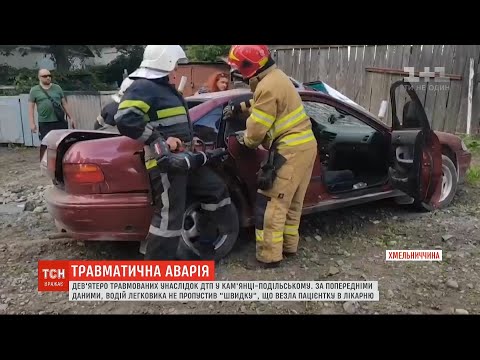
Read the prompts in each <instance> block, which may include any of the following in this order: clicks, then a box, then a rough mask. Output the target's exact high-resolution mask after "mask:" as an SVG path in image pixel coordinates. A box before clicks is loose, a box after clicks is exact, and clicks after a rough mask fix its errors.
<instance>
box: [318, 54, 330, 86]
mask: <svg viewBox="0 0 480 360" xmlns="http://www.w3.org/2000/svg"><path fill="white" fill-rule="evenodd" d="M329 51H330V50H329V49H325V48H323V49H320V51H319V53H318V56H319V59H318V79H319V80H321V81H325V82H327V80H328V53H329Z"/></svg>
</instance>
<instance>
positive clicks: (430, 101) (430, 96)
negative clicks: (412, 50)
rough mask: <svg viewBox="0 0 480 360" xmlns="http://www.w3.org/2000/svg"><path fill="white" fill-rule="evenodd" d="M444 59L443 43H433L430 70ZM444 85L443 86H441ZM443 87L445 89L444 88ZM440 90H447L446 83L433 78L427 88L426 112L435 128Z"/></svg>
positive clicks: (433, 69)
mask: <svg viewBox="0 0 480 360" xmlns="http://www.w3.org/2000/svg"><path fill="white" fill-rule="evenodd" d="M441 61H442V45H433V53H432V57H431V59H430V65H429V66H430V71H435V67H438V66H440V65H438V64H439V63H440V62H441ZM441 85H443V86H441ZM442 88H443V90H442ZM439 91H445V83H441V82H437V81H436V79H432V80H431V81H430V84H429V86H428V89H427V95H426V97H425V106H424V108H425V113H426V115H427V118H428V121H429V122H430V126H432V128H433V125H434V124H433V111H434V109H435V100H436V98H437V95H438V93H439Z"/></svg>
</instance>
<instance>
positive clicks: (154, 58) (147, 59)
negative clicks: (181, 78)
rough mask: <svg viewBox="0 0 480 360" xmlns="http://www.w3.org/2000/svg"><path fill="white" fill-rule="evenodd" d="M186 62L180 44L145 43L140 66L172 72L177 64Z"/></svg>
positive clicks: (185, 56)
mask: <svg viewBox="0 0 480 360" xmlns="http://www.w3.org/2000/svg"><path fill="white" fill-rule="evenodd" d="M186 63H188V59H187V55H186V54H185V51H183V49H182V47H181V46H180V45H147V47H146V48H145V51H144V53H143V61H142V63H141V64H140V67H143V68H149V69H154V70H160V71H165V72H168V73H169V72H172V71H173V70H174V69H175V66H177V64H186Z"/></svg>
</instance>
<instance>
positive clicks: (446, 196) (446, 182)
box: [414, 155, 458, 211]
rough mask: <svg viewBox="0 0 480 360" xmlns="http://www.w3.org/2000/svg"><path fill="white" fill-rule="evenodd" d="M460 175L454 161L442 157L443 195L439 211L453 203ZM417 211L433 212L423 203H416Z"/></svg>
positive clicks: (445, 156) (444, 156)
mask: <svg viewBox="0 0 480 360" xmlns="http://www.w3.org/2000/svg"><path fill="white" fill-rule="evenodd" d="M457 186H458V174H457V168H456V167H455V164H454V163H453V161H452V160H451V159H450V158H449V157H448V156H447V155H442V194H441V195H440V202H439V204H438V207H437V209H444V208H446V207H447V206H448V205H450V203H451V202H452V200H453V198H454V197H455V194H456V193H457ZM414 205H415V207H416V208H417V209H419V210H422V211H431V210H432V209H431V208H430V207H428V206H426V205H425V204H423V203H421V202H414Z"/></svg>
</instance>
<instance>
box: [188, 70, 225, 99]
mask: <svg viewBox="0 0 480 360" xmlns="http://www.w3.org/2000/svg"><path fill="white" fill-rule="evenodd" d="M228 82H229V75H228V74H227V73H225V72H222V71H218V72H216V73H214V74H212V75H211V76H210V77H209V78H208V80H207V83H206V84H205V85H204V86H202V87H201V88H200V89H199V90H198V91H197V92H196V94H195V95H197V94H204V93H209V92H217V91H225V90H227V89H228Z"/></svg>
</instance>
